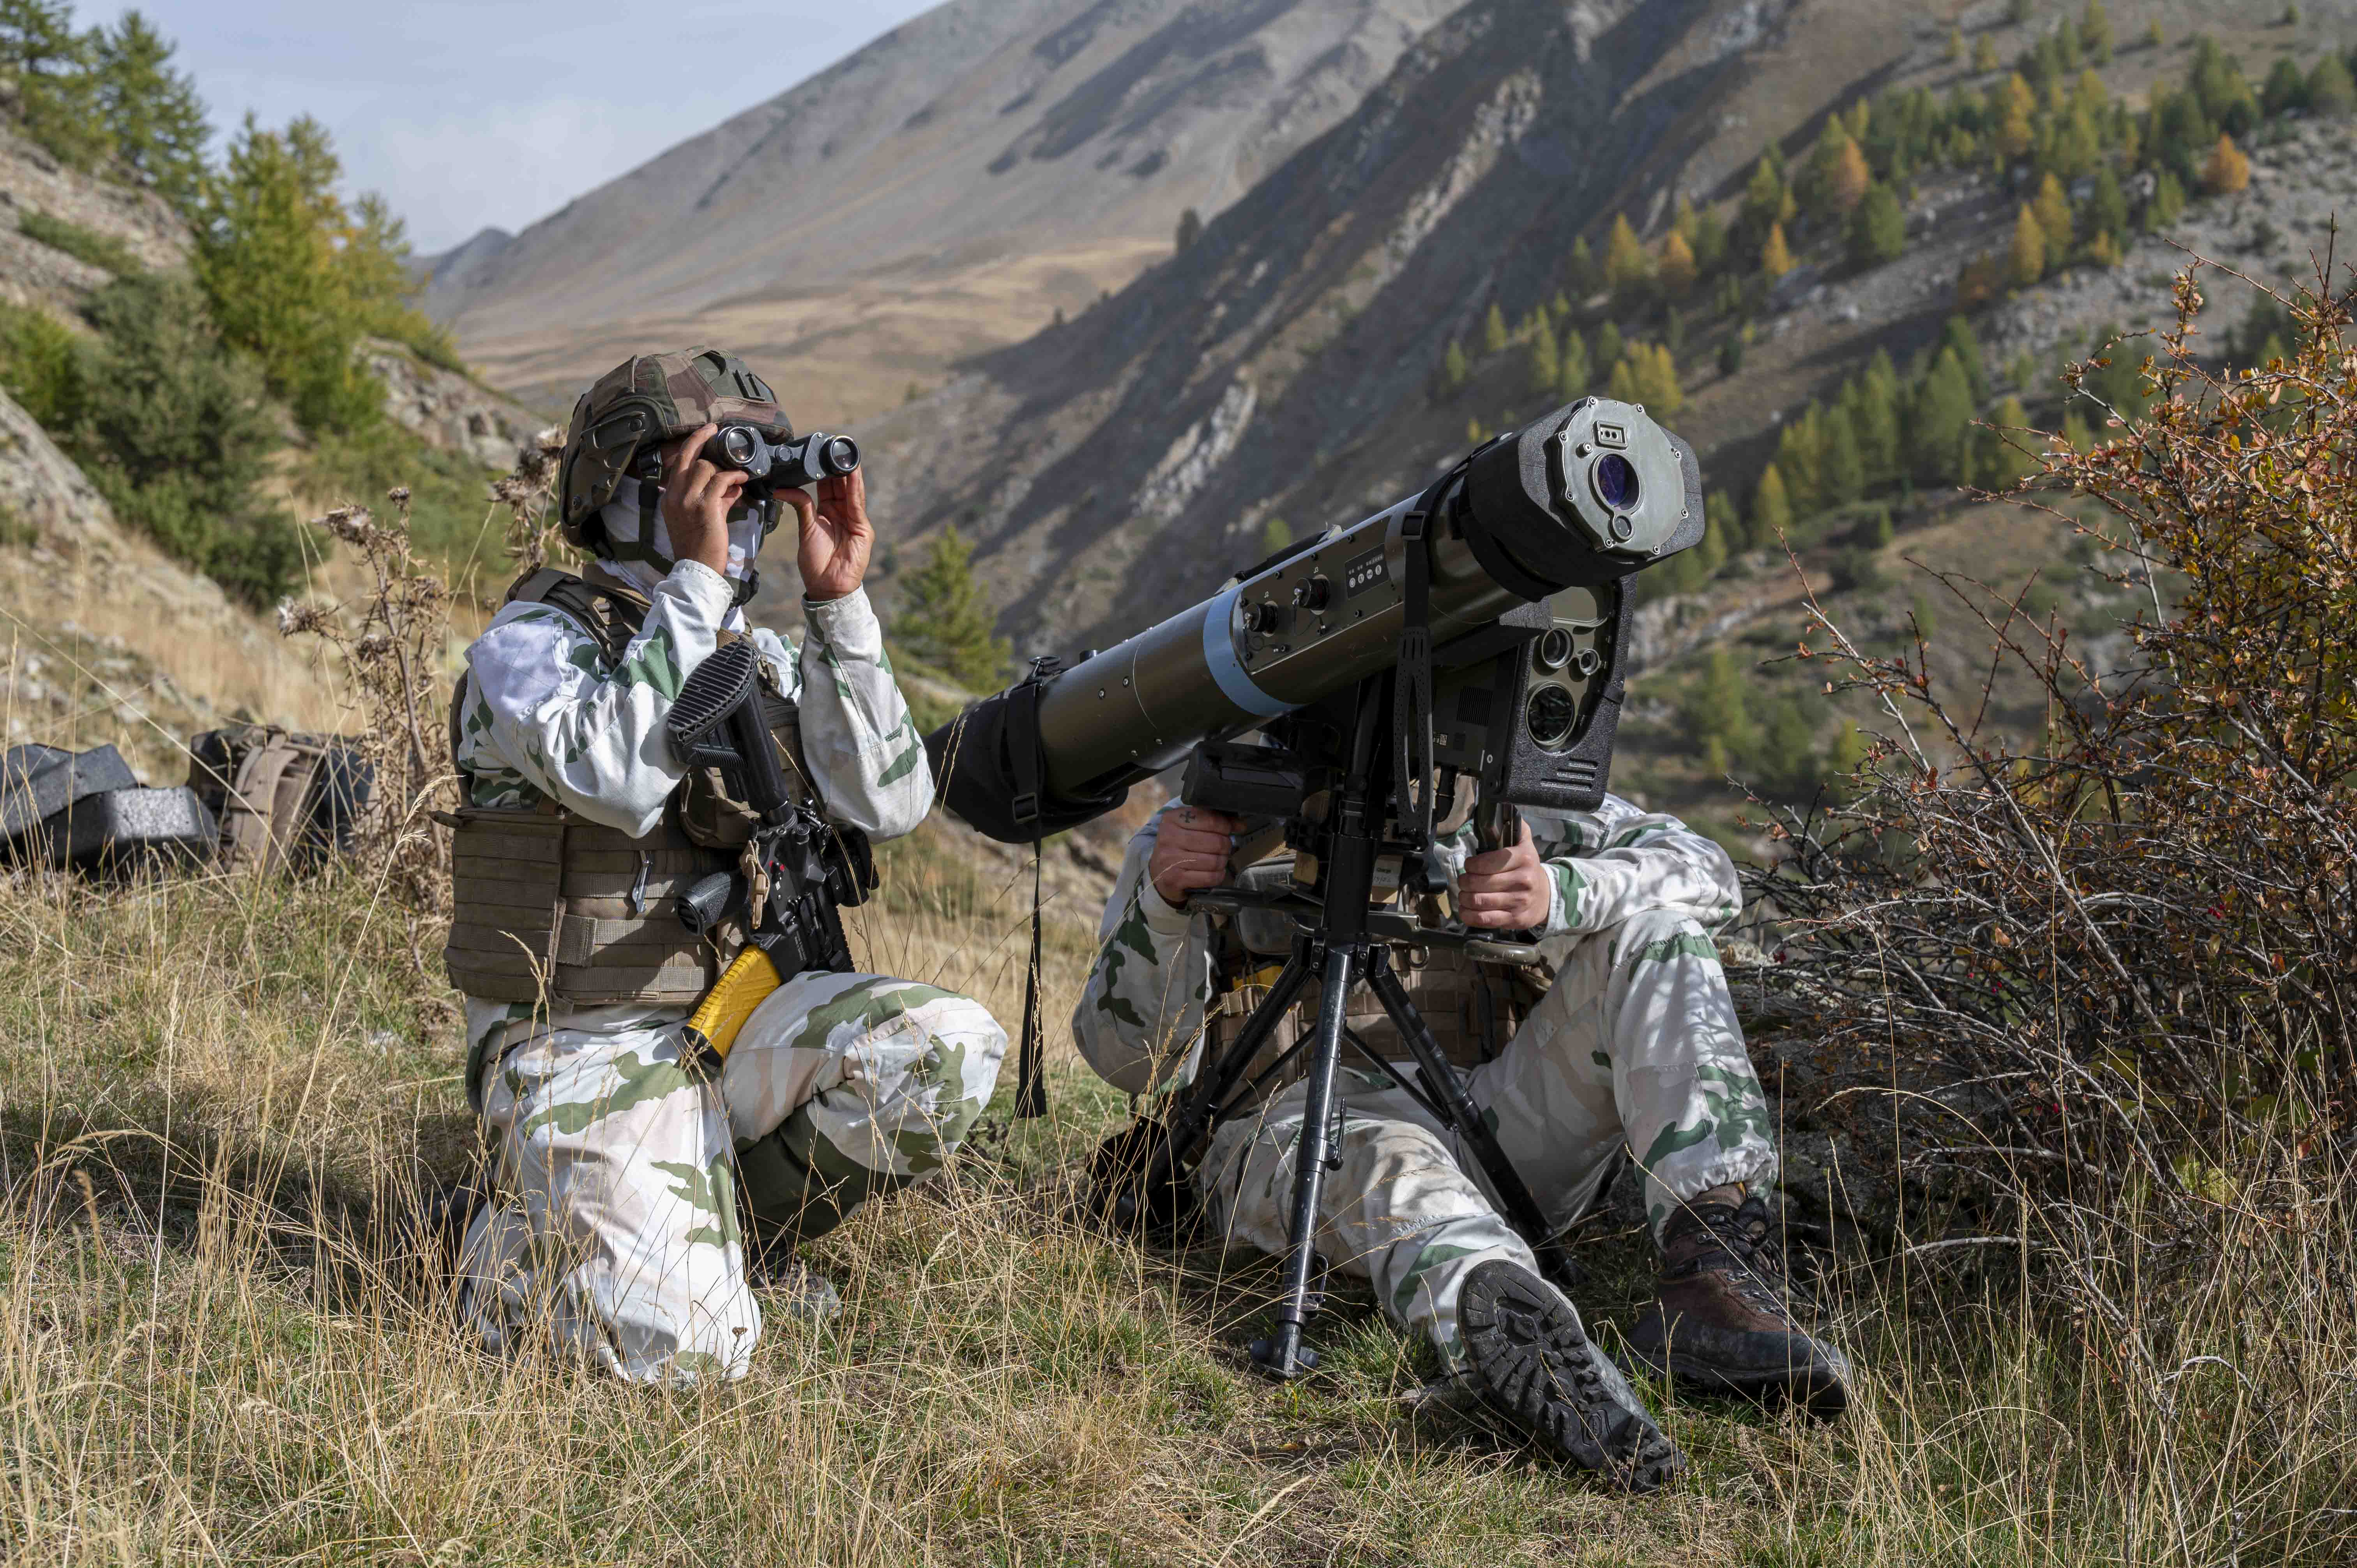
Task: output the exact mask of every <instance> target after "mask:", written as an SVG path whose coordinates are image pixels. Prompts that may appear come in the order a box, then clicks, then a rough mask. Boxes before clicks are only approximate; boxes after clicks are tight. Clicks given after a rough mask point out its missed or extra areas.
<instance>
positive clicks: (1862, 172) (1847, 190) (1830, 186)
mask: <svg viewBox="0 0 2357 1568" xmlns="http://www.w3.org/2000/svg"><path fill="white" fill-rule="evenodd" d="M1873 183H1874V171H1873V170H1871V169H1869V168H1867V166H1866V155H1865V154H1864V153H1862V152H1860V151H1859V150H1858V146H1857V141H1856V139H1855V138H1852V137H1847V136H1845V137H1844V138H1843V139H1842V149H1841V153H1840V156H1837V157H1836V158H1835V160H1834V170H1833V178H1832V179H1831V180H1830V181H1829V182H1828V183H1827V185H1826V187H1825V199H1826V201H1827V203H1828V206H1829V209H1830V210H1831V211H1833V212H1834V213H1835V214H1836V215H1840V214H1846V213H1849V212H1853V211H1856V210H1857V204H1858V203H1859V202H1860V201H1863V200H1865V199H1866V193H1867V188H1868V187H1870V186H1871V185H1872V184H1873Z"/></svg>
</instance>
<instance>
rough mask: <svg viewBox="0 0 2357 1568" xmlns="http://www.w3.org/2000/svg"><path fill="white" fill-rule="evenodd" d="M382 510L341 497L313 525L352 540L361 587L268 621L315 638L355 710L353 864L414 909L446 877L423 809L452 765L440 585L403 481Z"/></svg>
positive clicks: (285, 610)
mask: <svg viewBox="0 0 2357 1568" xmlns="http://www.w3.org/2000/svg"><path fill="white" fill-rule="evenodd" d="M385 499H386V500H387V501H388V502H389V503H390V504H391V505H392V507H393V517H392V518H391V519H389V520H387V519H382V518H379V517H378V516H377V515H376V514H375V513H373V512H371V511H370V510H368V509H367V508H365V507H357V506H343V507H338V508H337V509H336V510H333V511H331V512H329V513H328V514H327V515H326V516H325V517H319V518H314V519H313V520H312V524H313V526H314V527H317V528H322V529H325V530H326V531H327V532H328V533H330V534H332V535H334V536H335V537H336V538H337V539H339V540H340V541H342V542H344V543H345V544H347V545H350V547H351V548H352V550H353V551H354V552H355V553H358V555H359V556H360V558H361V563H362V564H364V565H365V566H366V567H367V569H368V576H369V587H368V590H367V592H366V593H365V594H363V595H361V596H360V597H359V598H357V599H356V600H353V601H350V602H347V603H345V604H341V605H321V604H291V603H290V604H285V605H282V606H280V607H279V611H278V629H279V630H280V631H281V632H283V633H285V635H287V636H290V637H291V636H299V635H308V636H314V637H318V638H321V639H325V640H326V641H327V642H328V644H329V645H330V646H331V647H332V648H334V650H336V653H337V656H338V658H339V661H340V662H341V664H342V666H343V676H344V682H345V690H347V691H349V692H350V693H353V694H354V696H353V705H354V706H355V707H356V708H357V709H358V710H359V717H360V725H359V733H358V735H357V736H356V737H355V738H356V742H357V744H358V745H359V746H360V748H361V755H362V756H363V757H366V758H367V759H368V762H369V765H370V767H371V768H373V769H374V774H375V781H374V784H373V786H372V788H371V791H370V796H369V800H368V804H367V807H366V808H365V810H364V811H362V812H361V822H360V824H359V828H358V830H357V832H355V833H354V835H353V837H354V847H355V853H356V854H358V856H359V858H360V860H361V864H362V865H364V866H365V867H367V868H368V869H369V870H370V871H371V872H372V873H375V874H377V875H381V876H382V879H383V881H384V885H385V886H387V887H388V888H389V889H390V890H391V891H392V892H393V894H394V895H395V896H396V897H399V898H401V899H402V900H403V901H404V903H406V904H408V905H410V906H411V907H412V908H419V909H427V910H439V909H443V908H447V906H448V901H449V877H448V875H447V866H446V865H445V864H444V863H445V861H446V859H447V857H446V856H445V855H444V854H443V852H442V842H441V838H440V835H439V834H438V833H437V832H436V830H435V824H434V820H433V812H434V811H436V809H437V808H438V807H440V806H442V805H443V804H444V803H445V801H446V799H447V796H448V794H449V790H450V786H451V784H452V783H453V781H454V780H455V779H456V777H457V775H456V773H455V772H454V770H453V768H452V765H451V761H450V737H449V730H448V726H447V724H446V723H445V717H446V714H445V709H446V707H447V703H448V695H447V690H448V688H447V678H446V676H445V673H444V671H443V668H442V660H443V657H444V649H445V647H446V646H447V642H448V640H449V631H450V590H449V587H448V585H447V584H446V583H445V582H444V581H443V580H442V578H441V577H440V576H439V575H436V574H435V573H433V572H430V571H428V570H426V569H425V567H424V565H423V564H421V563H420V562H419V561H418V559H417V557H416V555H415V554H414V553H413V552H412V550H411V548H410V541H409V491H408V490H407V489H395V490H393V491H392V492H391V493H390V494H389V495H388V496H387V497H386V498H385Z"/></svg>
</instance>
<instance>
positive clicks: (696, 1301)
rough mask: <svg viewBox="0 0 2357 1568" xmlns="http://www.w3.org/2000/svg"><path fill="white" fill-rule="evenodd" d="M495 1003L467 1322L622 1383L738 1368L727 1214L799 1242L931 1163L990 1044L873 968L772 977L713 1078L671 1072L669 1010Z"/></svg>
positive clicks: (673, 1050) (503, 1346) (737, 1255)
mask: <svg viewBox="0 0 2357 1568" xmlns="http://www.w3.org/2000/svg"><path fill="white" fill-rule="evenodd" d="M476 1005H477V1006H478V1007H481V1006H484V1005H485V1004H476ZM509 1011H510V1012H511V1013H513V1014H517V1015H522V1016H521V1017H517V1018H514V1019H512V1020H511V1019H510V1018H508V1017H506V1016H504V1015H501V1014H500V1013H499V1012H498V1011H497V1010H496V1009H493V1010H491V1011H490V1013H489V1021H490V1027H493V1028H500V1029H504V1030H506V1031H508V1033H509V1035H510V1036H511V1038H510V1039H508V1040H507V1041H505V1042H504V1043H500V1042H493V1047H492V1054H491V1055H490V1065H489V1066H488V1067H487V1068H486V1069H485V1070H484V1072H483V1077H482V1109H483V1119H484V1124H485V1127H486V1129H487V1131H488V1133H490V1139H491V1142H492V1144H493V1146H494V1148H495V1151H496V1155H497V1169H496V1173H495V1179H494V1193H495V1200H494V1201H493V1202H492V1203H491V1204H489V1205H487V1206H486V1207H485V1208H483V1209H481V1210H480V1211H479V1213H477V1215H476V1216H475V1218H474V1220H473V1222H472V1224H471V1225H470V1226H469V1227H468V1232H467V1237H466V1242H465V1247H464V1251H463V1257H462V1261H461V1271H462V1275H463V1277H464V1280H465V1290H464V1295H463V1298H462V1311H463V1314H464V1317H465V1321H466V1324H467V1326H468V1330H469V1331H470V1332H471V1333H472V1334H473V1335H474V1336H475V1337H477V1339H478V1341H479V1343H480V1344H481V1345H482V1346H483V1347H484V1348H486V1349H488V1350H490V1351H491V1352H493V1353H495V1354H509V1355H511V1354H515V1353H517V1352H519V1351H522V1350H524V1349H527V1348H533V1347H546V1348H552V1349H554V1351H555V1352H556V1353H557V1354H558V1355H560V1356H563V1357H569V1358H580V1359H587V1360H588V1361H589V1362H591V1363H592V1364H594V1365H596V1366H598V1367H600V1368H603V1369H606V1370H608V1371H611V1372H613V1373H615V1374H616V1375H618V1376H619V1377H622V1378H624V1379H626V1380H630V1381H634V1382H671V1383H689V1382H694V1381H695V1380H699V1379H704V1378H715V1377H716V1378H737V1377H741V1376H743V1375H744V1373H745V1371H746V1370H747V1369H748V1367H749V1365H750V1364H751V1360H752V1354H753V1348H754V1347H755V1345H756V1344H758V1343H759V1339H760V1335H761V1312H760V1307H759V1305H758V1304H757V1303H756V1302H755V1300H754V1297H753V1293H752V1291H751V1290H750V1289H749V1288H748V1283H747V1277H746V1264H745V1252H744V1247H743V1244H742V1240H741V1237H742V1234H743V1230H742V1224H741V1222H740V1213H746V1214H749V1216H750V1217H751V1218H752V1219H753V1220H754V1221H756V1223H757V1224H759V1225H760V1226H763V1227H775V1228H776V1229H777V1230H778V1231H780V1233H782V1235H783V1236H784V1237H785V1238H786V1239H789V1240H792V1239H808V1238H810V1237H813V1236H817V1235H821V1234H823V1233H824V1232H825V1231H827V1230H831V1229H833V1228H834V1226H835V1225H836V1224H838V1223H840V1222H841V1220H842V1219H843V1217H844V1216H845V1215H846V1214H848V1213H849V1212H850V1211H851V1210H852V1209H853V1208H856V1207H857V1206H858V1205H859V1204H860V1203H861V1202H862V1201H863V1200H865V1199H866V1198H867V1197H873V1196H877V1195H878V1194H882V1193H886V1192H889V1191H892V1190H894V1189H895V1188H898V1187H903V1186H906V1185H908V1184H909V1183H910V1182H913V1181H918V1180H920V1179H922V1178H923V1177H925V1176H928V1175H930V1174H931V1173H932V1172H933V1171H936V1170H938V1169H940V1168H941V1166H942V1163H943V1161H944V1159H945V1158H946V1157H947V1155H949V1153H950V1151H951V1150H952V1149H954V1148H955V1147H956V1146H957V1144H959V1143H960V1142H962V1141H963V1139H964V1137H965V1135H966V1133H968V1132H969V1131H970V1130H971V1129H972V1127H973V1125H974V1121H975V1119H976V1118H977V1117H979V1116H980V1115H981V1114H982V1111H983V1107H984V1106H985V1105H986V1104H988V1103H989V1101H990V1095H991V1090H992V1087H993V1085H994V1084H995V1083H996V1079H997V1077H998V1064H999V1058H1001V1056H1003V1055H1004V1054H1005V1052H1006V1033H1005V1031H1003V1030H1002V1029H1000V1027H999V1026H998V1024H997V1022H996V1020H995V1019H993V1018H992V1017H991V1015H990V1014H989V1012H988V1011H987V1010H985V1008H984V1007H983V1005H982V1004H980V1003H978V1002H974V1001H971V1000H969V999H968V998H966V997H963V996H959V995H955V994H952V993H949V992H945V991H941V990H937V989H935V988H934V987H932V986H930V985H922V984H919V983H916V982H913V981H906V980H892V979H888V978H886V977H884V976H881V975H873V974H833V973H811V974H802V975H798V976H796V977H794V978H793V979H791V980H789V981H787V982H786V983H785V984H784V985H782V986H780V988H779V989H778V990H777V991H776V992H775V993H772V994H771V995H770V997H769V998H768V999H766V1000H765V1001H764V1002H763V1003H762V1004H761V1005H760V1006H759V1008H757V1009H755V1011H754V1013H753V1015H752V1016H751V1017H750V1018H749V1019H748V1020H747V1021H746V1024H745V1026H744V1029H743V1031H742V1032H741V1033H740V1034H739V1035H738V1036H737V1043H736V1046H735V1047H734V1048H733V1049H732V1050H731V1051H730V1052H729V1054H728V1058H727V1061H726V1064H725V1065H724V1067H723V1069H722V1070H721V1072H720V1073H719V1075H718V1079H717V1081H707V1080H706V1079H705V1077H704V1076H703V1075H702V1074H701V1073H700V1072H699V1071H697V1070H695V1069H693V1068H692V1067H690V1066H688V1065H685V1064H683V1061H682V1059H681V1051H680V1044H679V1039H680V1030H679V1026H680V1023H681V1022H682V1020H683V1013H682V1012H681V1011H680V1010H678V1009H647V1008H636V1009H631V1008H621V1007H606V1008H597V1009H583V1010H580V1011H578V1012H576V1013H574V1014H572V1015H567V1016H565V1019H564V1020H563V1023H564V1026H561V1027H555V1028H550V1027H546V1026H538V1025H535V1024H534V1023H533V1021H532V1020H531V1018H530V1016H529V1015H530V1013H531V1009H530V1008H528V1007H527V1008H516V1009H511V1010H509ZM474 1032H475V1033H476V1035H477V1036H478V1038H480V1036H481V1034H482V1032H483V1031H482V1030H481V1029H480V1028H477V1029H475V1030H474Z"/></svg>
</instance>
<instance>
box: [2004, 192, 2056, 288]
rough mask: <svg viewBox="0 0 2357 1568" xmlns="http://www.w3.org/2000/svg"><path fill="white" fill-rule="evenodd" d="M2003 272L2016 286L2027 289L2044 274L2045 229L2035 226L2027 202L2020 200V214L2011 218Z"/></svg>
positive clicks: (2034, 215)
mask: <svg viewBox="0 0 2357 1568" xmlns="http://www.w3.org/2000/svg"><path fill="white" fill-rule="evenodd" d="M2005 273H2006V277H2007V281H2009V282H2011V283H2012V284H2013V285H2015V286H2016V287H2018V288H2027V287H2029V285H2031V284H2034V283H2036V282H2037V281H2038V280H2039V279H2040V278H2042V277H2044V276H2045V275H2046V231H2045V230H2044V229H2042V228H2040V226H2039V222H2038V218H2037V215H2036V214H2034V213H2032V212H2031V211H2030V210H2029V203H2028V202H2024V203H2022V207H2021V215H2020V216H2019V217H2018V218H2016V219H2015V220H2013V243H2012V245H2011V246H2010V247H2009V248H2008V249H2007V252H2006V263H2005Z"/></svg>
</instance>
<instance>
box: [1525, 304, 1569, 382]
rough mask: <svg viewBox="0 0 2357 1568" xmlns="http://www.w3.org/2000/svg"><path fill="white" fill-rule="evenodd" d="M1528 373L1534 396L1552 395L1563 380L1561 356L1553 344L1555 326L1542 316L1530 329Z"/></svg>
mask: <svg viewBox="0 0 2357 1568" xmlns="http://www.w3.org/2000/svg"><path fill="white" fill-rule="evenodd" d="M1529 373H1530V386H1531V395H1532V396H1534V397H1553V396H1554V395H1555V387H1556V385H1557V384H1558V383H1559V382H1561V381H1562V380H1563V356H1562V354H1561V353H1560V352H1559V351H1558V349H1557V346H1556V344H1555V328H1552V327H1550V326H1548V325H1547V324H1546V320H1545V318H1544V317H1541V318H1540V319H1539V321H1538V322H1537V324H1536V325H1535V326H1534V328H1532V330H1531V349H1530V370H1529Z"/></svg>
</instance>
